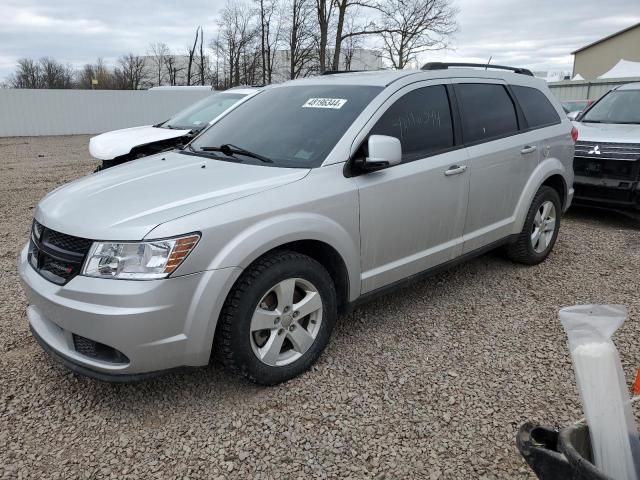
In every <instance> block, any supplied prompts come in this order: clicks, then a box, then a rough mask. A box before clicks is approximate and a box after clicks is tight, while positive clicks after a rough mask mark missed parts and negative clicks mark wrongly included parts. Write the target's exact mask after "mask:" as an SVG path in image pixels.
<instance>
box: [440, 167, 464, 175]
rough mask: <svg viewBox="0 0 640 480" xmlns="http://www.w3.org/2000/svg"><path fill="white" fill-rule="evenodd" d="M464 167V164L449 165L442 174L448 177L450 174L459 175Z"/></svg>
mask: <svg viewBox="0 0 640 480" xmlns="http://www.w3.org/2000/svg"><path fill="white" fill-rule="evenodd" d="M466 169H467V166H466V165H451V166H450V167H449V169H448V170H445V172H444V174H445V176H447V177H450V176H451V175H460V174H461V173H463V172H464V171H465V170H466Z"/></svg>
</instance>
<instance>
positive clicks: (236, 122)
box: [191, 85, 382, 168]
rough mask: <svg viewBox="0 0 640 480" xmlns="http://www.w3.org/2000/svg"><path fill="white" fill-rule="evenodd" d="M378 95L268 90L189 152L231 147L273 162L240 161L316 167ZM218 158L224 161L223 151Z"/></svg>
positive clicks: (369, 90) (338, 88)
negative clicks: (225, 146) (208, 148)
mask: <svg viewBox="0 0 640 480" xmlns="http://www.w3.org/2000/svg"><path fill="white" fill-rule="evenodd" d="M380 91H382V88H380V87H370V86H360V85H291V86H282V87H275V88H269V89H267V90H265V91H264V92H262V93H260V94H258V95H256V97H254V98H252V99H251V101H250V102H246V103H244V104H242V105H240V106H238V108H236V109H235V110H233V111H232V112H230V113H229V114H228V115H226V116H225V117H224V118H223V119H221V120H220V121H219V122H217V123H216V124H215V125H214V126H213V127H211V128H210V129H208V130H206V131H205V132H203V133H202V135H200V136H199V137H198V138H197V139H196V140H194V141H193V142H192V143H191V149H192V150H194V151H196V152H198V151H200V150H201V149H202V148H206V147H220V146H221V145H227V144H231V145H234V146H237V147H240V148H242V149H244V150H248V151H250V152H253V153H255V154H259V155H261V156H263V157H266V158H269V159H270V160H271V161H272V162H273V163H269V164H267V163H263V162H260V161H259V160H257V159H255V158H251V157H248V156H243V155H235V157H236V158H235V160H236V161H237V160H241V161H243V162H248V163H256V164H260V165H270V166H276V167H293V168H296V167H299V168H312V167H318V166H320V165H321V164H322V162H323V161H324V159H325V158H326V157H327V155H328V154H329V152H331V150H332V149H333V147H334V146H335V145H336V143H337V142H338V140H340V138H341V137H342V135H343V134H344V132H345V131H346V130H347V129H348V128H349V127H350V126H351V124H352V123H353V121H354V120H355V119H356V117H357V116H358V115H359V114H360V113H361V112H362V110H363V109H364V108H365V107H366V106H367V105H368V104H369V102H371V100H372V99H373V98H374V97H375V96H376V95H377V94H378V93H379V92H380ZM216 158H222V159H225V158H224V155H221V154H220V153H218V154H217V155H216ZM229 160H233V159H232V158H229Z"/></svg>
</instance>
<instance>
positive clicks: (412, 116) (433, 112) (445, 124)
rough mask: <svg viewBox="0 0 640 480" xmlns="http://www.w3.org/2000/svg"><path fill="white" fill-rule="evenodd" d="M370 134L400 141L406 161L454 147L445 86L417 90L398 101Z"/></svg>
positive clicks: (403, 157) (403, 158)
mask: <svg viewBox="0 0 640 480" xmlns="http://www.w3.org/2000/svg"><path fill="white" fill-rule="evenodd" d="M370 135H389V136H391V137H396V138H399V139H400V142H401V143H402V160H403V162H410V161H412V160H417V159H419V158H424V157H426V156H429V155H432V154H434V153H437V152H439V151H442V150H446V149H448V148H451V147H452V146H453V125H452V123H451V111H450V109H449V97H448V95H447V91H446V89H445V87H444V86H443V85H434V86H432V87H424V88H418V89H416V90H413V91H411V92H409V93H407V94H406V95H404V96H403V97H401V98H399V99H398V100H396V102H395V103H394V104H393V105H391V107H389V109H388V110H387V111H386V112H385V113H384V114H383V115H382V117H380V119H379V120H378V122H377V123H376V125H375V126H374V127H373V128H372V129H371V132H370Z"/></svg>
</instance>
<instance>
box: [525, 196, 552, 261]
mask: <svg viewBox="0 0 640 480" xmlns="http://www.w3.org/2000/svg"><path fill="white" fill-rule="evenodd" d="M555 230H556V207H555V205H554V204H553V202H550V201H548V200H547V201H546V202H543V203H542V205H540V207H539V208H538V211H537V212H536V216H535V217H534V218H533V227H532V229H531V246H532V247H533V249H534V250H535V251H536V253H542V252H544V251H545V250H546V249H547V248H548V247H549V244H550V243H551V240H552V239H553V235H554V233H555Z"/></svg>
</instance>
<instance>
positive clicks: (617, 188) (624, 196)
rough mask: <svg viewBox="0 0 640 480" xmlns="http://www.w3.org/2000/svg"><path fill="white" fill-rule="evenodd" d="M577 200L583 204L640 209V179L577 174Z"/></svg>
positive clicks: (575, 182) (575, 181)
mask: <svg viewBox="0 0 640 480" xmlns="http://www.w3.org/2000/svg"><path fill="white" fill-rule="evenodd" d="M573 186H574V189H575V201H576V203H582V204H594V205H606V206H612V207H623V208H636V209H640V181H638V180H635V181H631V180H618V179H611V178H597V177H585V176H579V175H576V177H575V179H574V182H573Z"/></svg>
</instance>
